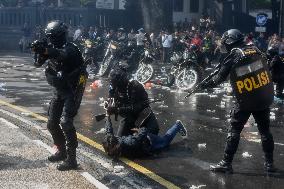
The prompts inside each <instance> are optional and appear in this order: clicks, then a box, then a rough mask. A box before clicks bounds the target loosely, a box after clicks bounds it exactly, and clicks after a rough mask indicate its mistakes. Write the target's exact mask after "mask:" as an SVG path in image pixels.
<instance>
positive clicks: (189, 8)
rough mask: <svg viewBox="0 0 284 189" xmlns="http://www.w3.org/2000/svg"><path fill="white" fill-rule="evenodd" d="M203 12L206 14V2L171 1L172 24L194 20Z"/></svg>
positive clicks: (189, 0) (203, 0)
mask: <svg viewBox="0 0 284 189" xmlns="http://www.w3.org/2000/svg"><path fill="white" fill-rule="evenodd" d="M207 1H211V0H207ZM204 12H207V10H206V0H173V22H179V21H184V19H187V20H188V21H191V20H193V19H195V20H196V19H199V18H200V16H201V15H202V13H204Z"/></svg>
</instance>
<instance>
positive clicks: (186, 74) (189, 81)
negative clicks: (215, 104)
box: [175, 66, 201, 90]
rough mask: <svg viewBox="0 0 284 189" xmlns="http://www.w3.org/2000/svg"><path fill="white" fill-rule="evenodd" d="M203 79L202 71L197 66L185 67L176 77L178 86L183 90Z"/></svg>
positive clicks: (192, 86)
mask: <svg viewBox="0 0 284 189" xmlns="http://www.w3.org/2000/svg"><path fill="white" fill-rule="evenodd" d="M200 80H201V73H200V71H199V70H198V69H197V68H196V67H193V66H191V67H189V68H185V69H183V70H182V71H181V72H180V73H179V74H178V75H177V77H176V80H175V82H176V86H177V87H178V88H179V89H181V90H189V89H192V88H194V87H195V86H196V85H197V84H198V83H199V81H200Z"/></svg>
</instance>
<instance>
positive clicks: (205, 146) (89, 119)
mask: <svg viewBox="0 0 284 189" xmlns="http://www.w3.org/2000/svg"><path fill="white" fill-rule="evenodd" d="M0 68H1V69H0V94H1V99H2V100H4V101H7V102H9V103H12V104H14V105H17V106H21V107H25V108H26V109H28V110H30V111H32V112H35V113H37V114H40V115H43V116H46V112H47V108H48V103H49V100H50V98H51V94H52V92H51V88H50V87H49V86H48V85H47V83H46V81H45V76H44V72H43V68H34V67H33V66H32V58H31V56H29V55H21V54H13V53H11V54H9V53H2V54H1V56H0ZM93 81H94V79H90V80H89V83H88V85H87V88H86V91H85V94H84V98H83V101H82V104H81V108H80V110H79V113H78V115H77V116H76V120H75V125H76V128H77V131H78V132H79V133H81V134H82V135H84V136H86V137H88V138H90V139H92V140H94V141H97V142H98V143H100V142H101V141H102V137H103V122H100V123H97V122H95V120H94V115H95V114H98V113H102V112H103V108H102V102H103V100H104V98H105V97H106V92H107V89H108V83H107V81H106V80H102V81H101V83H102V86H101V87H99V88H96V89H93V88H92V87H90V84H91V83H92V82H93ZM228 90H229V87H228V84H223V85H221V86H220V87H219V88H216V89H214V90H212V91H210V92H209V93H208V92H207V91H206V92H202V93H197V94H195V95H193V96H192V97H190V98H189V99H187V100H184V98H183V97H184V96H185V93H183V92H181V91H178V90H176V89H169V88H166V87H155V86H154V87H152V88H151V89H147V92H148V93H149V97H150V98H153V99H160V98H163V99H164V102H159V103H154V104H152V108H153V110H154V112H155V113H156V115H157V117H158V121H159V123H160V127H161V132H160V133H161V134H164V133H165V132H166V130H167V129H168V128H169V127H170V126H171V125H172V124H173V123H174V122H175V121H176V120H177V119H180V120H182V121H183V122H184V123H185V124H186V127H187V129H188V131H189V137H188V138H187V139H182V138H181V137H180V136H179V135H177V137H176V138H175V139H174V141H173V143H172V145H171V146H170V147H169V148H167V149H165V150H163V151H162V152H159V153H157V154H155V155H153V156H151V157H148V158H143V159H134V160H133V161H134V162H136V163H138V164H139V165H141V166H143V167H145V168H147V169H149V170H151V171H153V172H154V173H156V174H157V175H159V176H161V177H162V178H164V179H166V180H167V181H169V182H171V183H173V184H174V185H176V186H178V187H180V188H210V189H211V188H224V189H225V188H226V189H237V188H242V187H244V188H260V189H266V188H267V189H268V188H269V189H280V188H283V187H282V185H283V184H284V180H283V179H284V168H282V167H283V165H284V163H283V162H284V161H283V160H284V152H283V148H284V138H283V134H284V132H283V120H284V119H283V116H282V115H283V111H284V109H283V103H282V102H280V101H275V103H274V104H273V106H272V113H271V130H272V133H273V135H274V139H275V142H276V145H275V165H276V166H277V167H278V168H279V169H280V170H279V171H278V172H277V173H275V174H273V175H266V174H265V173H264V172H263V152H262V149H261V144H260V136H259V134H258V132H257V128H256V126H255V123H254V120H253V118H251V119H250V120H249V122H248V123H247V124H246V126H245V129H244V131H243V132H242V139H241V142H240V145H239V149H238V152H237V154H236V156H235V159H234V164H233V168H234V172H235V173H234V174H232V175H224V174H215V173H212V172H210V171H209V170H208V169H209V165H210V164H211V163H216V162H218V161H219V160H220V159H221V158H222V155H223V148H224V144H225V138H226V130H227V127H228V126H229V125H228V120H229V119H230V117H229V113H230V109H231V107H232V104H233V98H232V96H230V95H229V93H228ZM22 116H23V117H24V116H29V115H25V114H22ZM93 153H98V152H97V151H96V150H95V149H94V151H93ZM125 167H127V166H125ZM282 170H283V171H282ZM153 187H154V185H153ZM155 187H157V186H155ZM161 187H162V186H161ZM158 188H159V187H158Z"/></svg>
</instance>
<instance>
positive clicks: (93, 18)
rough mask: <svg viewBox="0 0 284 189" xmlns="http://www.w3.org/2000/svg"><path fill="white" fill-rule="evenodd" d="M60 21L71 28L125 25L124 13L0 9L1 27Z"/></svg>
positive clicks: (84, 9)
mask: <svg viewBox="0 0 284 189" xmlns="http://www.w3.org/2000/svg"><path fill="white" fill-rule="evenodd" d="M55 19H58V20H62V21H64V22H66V23H69V24H70V25H72V26H78V25H87V26H88V25H96V26H102V27H119V26H121V25H124V24H125V23H126V21H125V16H124V11H122V10H102V9H96V8H43V7H24V8H0V26H1V27H22V26H23V25H24V23H28V24H29V26H31V27H34V26H36V25H45V24H46V23H47V22H48V21H50V20H55Z"/></svg>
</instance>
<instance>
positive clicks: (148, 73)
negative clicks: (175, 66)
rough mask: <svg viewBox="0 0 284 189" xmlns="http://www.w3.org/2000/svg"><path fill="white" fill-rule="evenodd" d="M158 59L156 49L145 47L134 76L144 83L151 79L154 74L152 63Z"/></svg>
mask: <svg viewBox="0 0 284 189" xmlns="http://www.w3.org/2000/svg"><path fill="white" fill-rule="evenodd" d="M157 60H158V59H157V57H156V53H155V50H153V49H150V48H145V50H144V54H143V55H142V59H141V60H140V61H139V66H138V69H137V71H136V73H135V77H134V78H135V79H136V80H137V81H138V82H140V83H142V84H145V83H147V82H148V81H150V80H151V79H152V77H153V76H154V68H153V66H152V64H153V62H157Z"/></svg>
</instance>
